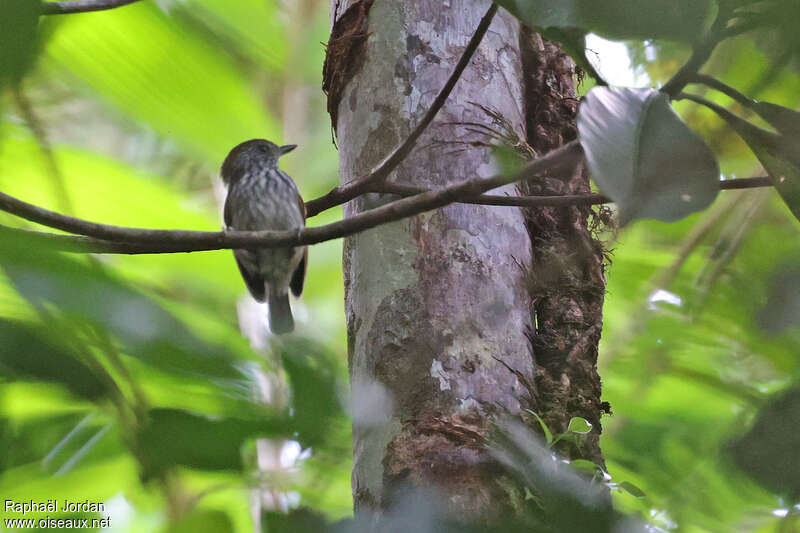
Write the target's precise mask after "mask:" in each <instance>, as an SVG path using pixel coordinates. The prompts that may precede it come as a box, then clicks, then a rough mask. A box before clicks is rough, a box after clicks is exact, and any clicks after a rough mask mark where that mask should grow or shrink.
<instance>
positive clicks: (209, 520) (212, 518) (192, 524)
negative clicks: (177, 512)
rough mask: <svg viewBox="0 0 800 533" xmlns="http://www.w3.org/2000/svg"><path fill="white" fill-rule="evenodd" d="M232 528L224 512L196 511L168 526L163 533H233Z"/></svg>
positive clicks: (228, 517)
mask: <svg viewBox="0 0 800 533" xmlns="http://www.w3.org/2000/svg"><path fill="white" fill-rule="evenodd" d="M234 531H235V530H234V527H233V522H232V521H231V518H230V516H228V513H226V512H224V511H216V510H206V509H198V510H194V511H192V512H190V513H188V514H187V515H186V516H183V517H182V518H181V519H180V520H179V521H178V522H175V523H173V524H170V525H169V527H168V528H166V531H165V533H233V532H234Z"/></svg>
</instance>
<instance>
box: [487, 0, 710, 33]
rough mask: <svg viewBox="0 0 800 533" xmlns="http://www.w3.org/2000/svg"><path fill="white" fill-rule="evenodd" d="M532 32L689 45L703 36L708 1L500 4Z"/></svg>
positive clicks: (513, 0) (505, 0) (518, 0)
mask: <svg viewBox="0 0 800 533" xmlns="http://www.w3.org/2000/svg"><path fill="white" fill-rule="evenodd" d="M498 3H499V4H500V5H502V6H503V7H505V8H506V9H508V10H509V11H511V12H512V13H514V14H515V15H516V16H517V17H519V18H520V19H521V20H522V21H523V22H524V23H525V24H527V25H529V26H531V27H533V28H542V29H547V28H557V29H570V28H583V29H585V30H587V31H591V32H594V33H597V34H599V35H603V36H605V37H609V38H612V39H675V40H685V41H693V40H695V39H697V38H698V37H699V36H700V35H702V34H703V31H704V29H705V27H706V26H707V24H708V22H709V17H710V15H711V13H712V12H713V6H714V2H713V1H712V0H699V1H698V0H651V1H649V2H641V1H638V0H606V1H604V2H596V1H593V0H567V1H562V2H552V1H547V0H501V1H500V2H498Z"/></svg>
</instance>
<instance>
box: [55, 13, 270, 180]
mask: <svg viewBox="0 0 800 533" xmlns="http://www.w3.org/2000/svg"><path fill="white" fill-rule="evenodd" d="M177 22H178V21H177V20H176V19H174V18H171V17H169V16H168V15H167V14H166V13H164V12H163V11H161V10H160V9H159V8H158V6H157V5H156V4H155V3H154V2H139V3H136V4H133V5H131V6H127V7H126V8H125V11H124V12H121V11H115V10H109V11H104V12H98V13H92V14H91V15H85V16H80V17H74V18H73V19H69V20H66V21H64V22H62V23H61V25H60V26H59V27H58V28H57V31H55V32H54V35H53V38H52V39H51V40H50V42H48V45H47V47H46V50H45V51H46V54H47V55H48V56H49V57H50V58H51V59H52V60H53V62H52V63H51V64H54V65H57V66H58V67H59V68H60V69H61V70H62V71H66V72H70V73H72V74H73V75H75V76H77V77H78V78H79V79H81V80H82V81H83V82H84V83H86V84H87V85H88V86H89V87H91V88H92V89H93V90H94V91H96V92H97V93H98V95H99V96H100V97H101V98H103V99H105V100H107V101H108V102H110V103H112V104H113V105H115V106H116V107H117V108H119V109H120V110H121V111H122V112H123V113H125V114H126V115H127V116H129V117H131V118H132V119H134V120H137V121H142V122H145V123H147V124H148V125H149V126H150V127H152V128H153V129H155V130H156V131H157V132H158V133H159V134H161V135H162V136H163V137H164V138H166V139H170V140H173V141H176V142H177V143H179V145H181V146H183V147H185V148H187V149H188V150H189V151H190V152H191V153H193V154H195V156H201V157H203V158H205V160H206V161H210V162H211V163H213V164H219V163H220V162H221V161H222V159H223V158H224V156H225V154H226V153H227V151H228V150H230V148H231V147H233V146H234V145H236V144H237V143H238V142H240V141H242V140H244V139H249V138H254V137H268V138H277V137H278V135H277V133H278V128H277V126H276V124H275V122H274V121H273V120H272V119H271V118H270V116H269V115H268V114H267V112H266V110H265V109H264V106H263V105H262V103H261V101H260V98H259V96H258V95H257V94H256V92H255V90H254V89H253V87H252V86H251V85H250V83H249V80H247V79H246V78H245V77H244V75H243V74H242V73H241V72H239V71H238V70H237V69H236V67H235V66H234V64H233V63H232V61H231V59H230V57H229V56H227V55H226V54H225V52H224V50H222V49H220V48H219V47H215V46H213V45H212V43H210V42H207V41H204V40H202V39H200V38H199V37H198V36H197V35H194V34H193V33H191V32H190V31H188V30H187V28H185V27H183V26H182V25H181V24H178V23H177ZM143 35H146V36H147V38H146V39H144V38H142V36H143ZM176 50H180V53H175V51H176Z"/></svg>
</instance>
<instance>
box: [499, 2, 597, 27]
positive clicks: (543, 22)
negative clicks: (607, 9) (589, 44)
mask: <svg viewBox="0 0 800 533" xmlns="http://www.w3.org/2000/svg"><path fill="white" fill-rule="evenodd" d="M497 3H498V4H500V5H501V6H503V7H504V8H506V9H507V10H508V11H509V12H511V13H512V14H513V15H514V16H515V17H517V18H518V19H520V20H521V21H523V22H524V23H525V24H527V25H528V26H530V27H532V28H542V29H546V28H585V27H586V22H587V21H586V19H585V18H584V17H583V16H581V0H564V1H562V2H547V1H544V0H500V1H499V2H497Z"/></svg>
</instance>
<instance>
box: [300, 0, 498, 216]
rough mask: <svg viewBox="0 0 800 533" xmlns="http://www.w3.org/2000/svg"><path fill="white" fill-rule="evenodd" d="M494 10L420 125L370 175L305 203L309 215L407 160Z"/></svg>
mask: <svg viewBox="0 0 800 533" xmlns="http://www.w3.org/2000/svg"><path fill="white" fill-rule="evenodd" d="M495 13H497V4H495V3H492V5H491V6H490V7H489V10H488V11H486V14H485V15H483V18H482V19H481V21H480V23H479V24H478V28H477V29H476V30H475V33H474V34H473V35H472V38H471V39H470V40H469V43H467V47H466V48H465V49H464V52H463V53H462V54H461V58H460V59H459V60H458V63H457V64H456V67H455V69H453V73H452V74H451V75H450V78H449V79H448V80H447V83H445V84H444V87H442V90H441V91H439V94H437V95H436V98H435V99H434V101H433V103H432V104H431V107H430V108H429V109H428V111H427V112H426V113H425V116H423V117H422V120H420V122H419V124H417V126H416V127H415V128H414V130H413V131H412V132H411V133H410V134H409V136H408V137H407V138H406V140H405V141H403V144H401V145H400V146H398V147H397V148H395V149H394V151H393V152H392V153H391V154H389V156H387V157H386V159H384V160H383V161H382V162H381V163H380V164H379V165H378V166H377V168H375V169H374V170H373V171H372V172H371V173H370V174H369V175H368V176H364V177H360V178H356V179H355V180H353V181H351V182H349V183H346V184H344V185H340V186H338V187H334V188H333V189H331V191H330V192H328V193H327V194H325V195H324V196H321V197H319V198H316V199H314V200H310V201H308V202H306V216H308V217H313V216H314V215H318V214H319V213H321V212H322V211H325V210H326V209H330V208H331V207H335V206H337V205H341V204H343V203H345V202H349V201H350V200H352V199H353V198H356V197H357V196H361V195H362V194H364V193H365V192H368V191H369V188H370V187H371V186H373V185H375V184H376V183H381V182H383V181H385V180H386V178H387V177H388V176H389V174H391V173H392V171H393V170H394V169H396V168H397V166H398V165H399V164H400V163H402V161H403V159H405V158H406V156H407V155H408V154H409V153H410V152H411V150H412V149H413V148H414V145H415V144H416V142H417V140H418V139H419V137H420V136H421V135H422V134H423V132H424V131H425V129H426V128H427V127H428V126H429V125H430V123H431V122H433V119H434V118H435V117H436V114H437V113H438V112H439V110H440V109H441V108H442V107H443V106H444V103H445V101H447V98H448V97H449V96H450V93H451V92H452V91H453V87H455V85H456V83H457V82H458V80H459V78H460V77H461V74H462V73H463V72H464V69H466V68H467V65H469V62H470V60H471V59H472V56H473V55H474V54H475V50H477V49H478V45H480V43H481V40H483V36H484V35H486V31H487V30H488V29H489V25H490V24H491V23H492V19H493V18H494V15H495Z"/></svg>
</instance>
